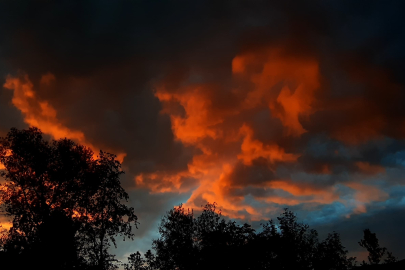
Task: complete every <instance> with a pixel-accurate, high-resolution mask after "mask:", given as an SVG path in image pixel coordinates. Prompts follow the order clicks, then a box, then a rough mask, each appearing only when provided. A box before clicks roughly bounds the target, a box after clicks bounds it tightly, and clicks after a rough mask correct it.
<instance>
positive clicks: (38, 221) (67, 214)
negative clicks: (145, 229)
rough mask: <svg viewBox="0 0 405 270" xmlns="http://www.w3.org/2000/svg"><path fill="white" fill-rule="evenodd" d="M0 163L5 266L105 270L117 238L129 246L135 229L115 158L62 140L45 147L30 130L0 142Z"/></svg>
mask: <svg viewBox="0 0 405 270" xmlns="http://www.w3.org/2000/svg"><path fill="white" fill-rule="evenodd" d="M0 162H1V163H2V164H3V165H4V167H5V170H2V171H0V175H1V177H2V178H3V179H4V180H5V181H4V183H2V184H1V185H0V202H1V205H2V207H3V209H4V213H5V214H6V215H7V216H9V217H10V218H11V219H12V227H11V229H10V230H9V231H8V232H7V233H6V235H5V236H4V237H3V243H2V250H3V252H7V254H8V258H11V257H12V255H13V254H14V256H20V258H21V256H22V257H24V258H25V260H24V261H26V262H27V263H28V262H29V264H30V267H33V266H32V264H33V263H34V264H35V263H38V264H41V268H42V269H47V267H48V268H49V269H70V268H72V267H76V268H77V267H79V266H81V267H84V266H86V267H92V268H94V269H108V268H113V261H114V258H113V256H112V255H111V254H109V253H108V248H109V246H110V245H111V244H114V245H115V237H116V236H117V235H121V236H123V237H129V238H132V237H133V236H134V234H133V232H132V227H133V226H134V225H135V226H136V225H137V216H136V215H135V214H134V209H133V208H132V207H128V206H127V205H126V204H124V202H125V201H127V200H128V194H127V193H126V192H125V190H124V189H123V188H122V186H121V183H120V175H121V174H123V171H122V169H121V164H120V162H119V161H117V160H116V156H115V155H113V154H109V153H106V152H103V151H100V153H99V154H98V155H97V156H95V154H94V153H93V151H92V150H91V149H89V148H87V147H85V146H83V145H79V144H77V143H75V142H73V141H72V140H69V139H60V140H52V141H50V142H49V141H47V140H45V139H44V138H43V134H42V132H41V131H40V130H39V129H37V128H34V127H32V128H29V129H27V130H17V129H11V131H10V132H8V134H7V135H6V136H5V137H4V138H0ZM53 253H55V255H52V254H53ZM56 254H58V255H56ZM10 256H11V257H10ZM58 256H59V257H58ZM10 261H11V262H12V263H13V264H18V262H21V260H17V261H13V260H11V259H10Z"/></svg>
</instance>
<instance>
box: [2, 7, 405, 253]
mask: <svg viewBox="0 0 405 270" xmlns="http://www.w3.org/2000/svg"><path fill="white" fill-rule="evenodd" d="M403 10H405V2H404V1H389V0H388V1H373V0H369V1H348V0H342V1H337V0H336V1H331V0H324V1H321V0H313V1H289V0H287V1H259V0H258V1H208V0H207V1H199V0H195V1H180V0H179V1H140V0H139V1H136V0H132V1H130V0H127V1H102V0H97V1H96V0H94V1H71V0H61V1H51V0H42V1H11V0H5V1H1V3H0V33H1V38H0V85H1V87H0V136H4V135H5V134H6V133H7V132H8V131H9V130H10V128H12V127H16V128H19V129H22V128H27V127H29V126H36V127H38V128H40V129H41V130H42V131H43V133H44V134H45V135H46V136H47V138H49V139H51V138H53V139H59V138H64V137H67V138H70V139H73V140H75V141H76V142H78V143H80V144H83V145H86V146H88V147H90V148H91V149H93V150H94V151H95V152H98V151H99V150H100V149H102V150H103V151H107V152H111V153H114V154H116V155H117V158H118V159H119V160H120V161H122V162H123V163H122V166H123V169H124V171H125V172H126V173H125V175H124V176H123V178H122V185H123V186H124V188H125V189H126V190H127V192H128V193H129V196H130V202H129V204H130V205H131V206H133V207H134V208H135V211H136V214H137V216H138V218H139V222H140V224H139V226H138V229H137V230H136V231H135V234H136V237H135V240H134V241H125V242H122V241H119V242H118V248H117V249H114V250H113V252H115V253H116V254H117V256H118V258H121V259H124V258H125V257H126V256H127V255H128V254H129V253H132V252H135V251H137V250H140V251H142V252H144V251H146V250H147V249H149V248H150V245H151V241H152V239H153V238H156V237H158V235H157V227H158V224H159V221H160V218H161V217H162V215H163V214H164V213H165V212H167V211H168V210H170V209H171V208H172V207H174V206H176V205H179V204H180V203H183V204H184V205H185V207H188V208H194V209H199V208H200V207H201V206H202V205H205V204H206V203H207V202H210V203H213V202H216V203H217V204H218V205H219V207H220V208H221V209H222V213H223V215H224V216H226V217H228V218H232V219H236V220H239V221H241V222H249V223H251V224H253V225H254V226H256V227H258V226H259V224H260V222H264V221H265V220H268V219H270V218H275V217H276V216H278V215H279V214H280V213H281V212H282V211H283V208H286V207H288V208H289V209H291V210H293V211H294V212H295V213H297V215H298V217H299V219H300V220H302V221H304V222H306V223H308V224H309V225H310V226H311V227H312V228H316V229H317V230H318V231H319V232H320V235H321V236H325V234H326V233H327V232H332V231H337V232H339V233H340V234H341V237H342V240H343V244H344V245H345V246H346V248H348V249H349V251H350V252H351V253H350V254H351V255H355V256H357V257H358V258H361V259H363V258H365V254H366V253H365V251H364V250H362V248H361V247H360V246H359V245H358V244H357V242H358V241H359V240H360V239H361V237H362V230H363V229H365V228H370V230H371V231H372V232H376V233H377V236H378V238H379V239H380V243H381V244H382V245H383V246H386V247H387V248H388V249H389V250H391V251H392V252H393V253H394V255H395V256H397V257H399V258H401V259H402V258H405V246H404V245H403V244H402V243H403V242H404V241H405V235H404V228H403V225H402V224H405V197H404V195H405V182H404V175H405V174H404V173H405V106H404V101H405V89H404V86H405V77H404V76H403V71H404V70H405V52H404V48H405V33H404V28H403V26H401V25H404V22H403V21H404V19H403ZM3 222H4V220H3Z"/></svg>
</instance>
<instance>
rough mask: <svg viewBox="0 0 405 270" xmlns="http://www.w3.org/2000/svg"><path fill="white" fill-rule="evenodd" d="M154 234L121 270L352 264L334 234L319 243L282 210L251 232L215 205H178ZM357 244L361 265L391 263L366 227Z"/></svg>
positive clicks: (326, 269)
mask: <svg viewBox="0 0 405 270" xmlns="http://www.w3.org/2000/svg"><path fill="white" fill-rule="evenodd" d="M159 235H160V237H159V238H158V239H156V240H154V241H153V244H152V249H153V252H151V251H150V250H148V251H147V252H146V253H145V255H144V256H142V255H141V254H140V253H139V252H136V253H133V254H131V255H130V257H129V258H128V264H127V265H126V267H125V269H126V270H155V269H161V270H172V269H201V270H202V269H246V270H248V269H274V270H279V269H295V270H318V269H319V270H346V269H353V268H354V267H356V264H357V262H356V258H354V257H348V251H347V250H346V249H345V247H344V246H343V245H342V243H341V240H340V236H339V234H338V233H337V232H332V233H329V234H328V236H327V237H326V239H324V240H322V241H320V240H319V238H318V233H317V231H316V230H314V229H310V228H309V226H308V225H306V224H304V223H300V222H298V220H297V217H296V215H295V214H294V213H293V212H291V211H289V210H288V209H285V211H284V212H283V213H282V214H281V215H280V216H279V217H277V221H276V222H275V221H273V220H270V221H268V222H267V223H264V224H262V225H261V229H260V230H258V231H257V232H256V231H255V230H254V229H253V228H252V226H251V225H249V224H247V223H245V224H237V222H236V221H232V220H229V221H226V220H225V219H224V218H223V217H222V216H221V212H220V211H218V210H217V206H216V204H215V203H214V204H207V205H206V206H205V207H204V208H203V211H202V213H201V214H200V215H199V216H198V217H195V216H194V213H193V211H189V210H186V209H184V208H183V207H182V205H180V206H179V207H177V208H174V209H172V210H170V211H169V212H168V213H167V214H166V215H165V216H164V217H163V218H162V220H161V224H160V226H159ZM359 244H360V245H361V246H362V247H364V248H366V249H367V251H368V252H369V256H368V262H365V261H363V262H362V263H361V266H367V265H376V264H379V263H380V262H382V261H383V262H384V263H385V264H390V263H393V262H395V261H396V258H395V257H394V256H393V255H392V253H390V252H387V250H386V248H384V247H380V245H379V243H378V239H377V236H376V234H374V233H372V232H371V231H370V230H368V229H366V230H364V236H363V239H361V240H360V242H359Z"/></svg>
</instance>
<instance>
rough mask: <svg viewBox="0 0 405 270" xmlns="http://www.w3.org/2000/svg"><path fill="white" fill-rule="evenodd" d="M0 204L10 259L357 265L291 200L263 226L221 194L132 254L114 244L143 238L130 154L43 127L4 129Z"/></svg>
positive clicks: (95, 266) (3, 252)
mask: <svg viewBox="0 0 405 270" xmlns="http://www.w3.org/2000/svg"><path fill="white" fill-rule="evenodd" d="M0 163H1V164H2V165H3V166H4V168H5V169H3V170H0V176H1V179H0V180H1V183H0V204H1V208H2V215H4V216H6V217H8V218H9V219H10V220H11V221H12V224H11V225H12V226H11V228H10V229H9V230H6V229H4V230H1V228H0V232H1V233H0V269H6V270H7V269H17V270H18V269H41V270H51V269H52V270H54V269H61V270H73V269H80V270H113V269H117V268H119V266H122V267H124V268H125V269H126V270H155V269H156V270H157V269H160V270H166V269H167V270H169V269H170V270H191V269H197V270H198V269H274V270H278V269H295V270H301V269H303V270H304V269H305V270H307V269H308V270H310V269H311V270H317V269H322V270H332V269H333V270H346V269H351V268H353V267H354V265H355V258H351V257H348V256H347V254H348V252H347V250H346V249H345V248H344V247H343V245H342V243H341V241H340V237H339V234H338V233H336V232H333V233H330V234H329V235H328V236H327V238H326V239H324V240H322V241H320V240H319V239H318V233H317V232H316V230H311V229H309V227H308V225H306V224H303V223H299V222H298V221H297V218H296V216H295V215H294V213H293V212H291V211H288V210H287V209H286V210H285V212H284V213H282V214H281V216H280V217H278V218H277V220H276V221H272V220H270V221H268V222H267V223H265V224H263V225H262V227H261V229H260V230H258V231H255V230H254V229H253V228H252V227H251V225H249V224H238V223H236V222H235V221H232V220H229V221H226V220H225V219H224V218H223V217H222V216H221V213H220V211H219V210H218V209H217V206H216V204H215V203H213V204H207V205H206V206H205V207H204V208H203V210H202V213H201V214H200V215H199V216H198V217H196V216H194V213H193V211H189V210H188V209H187V210H186V209H184V207H182V206H179V207H177V208H175V209H172V210H170V211H169V212H168V213H167V214H166V215H165V216H164V217H163V218H162V220H161V224H160V226H159V238H158V239H156V240H154V241H153V245H152V247H151V250H152V251H150V250H149V251H148V252H146V253H145V254H144V255H141V254H140V253H139V252H135V253H133V254H131V255H130V257H129V258H128V262H127V263H125V264H122V262H119V261H118V260H117V259H116V258H115V256H114V255H113V254H111V253H110V247H111V246H113V245H115V244H116V238H117V236H120V237H123V238H124V240H125V239H133V237H134V233H133V228H134V227H136V226H137V224H138V221H137V216H136V215H135V213H134V209H133V208H132V207H128V206H127V205H126V201H127V200H128V194H127V193H126V192H125V190H124V189H123V188H122V186H121V183H120V176H121V175H122V174H123V171H122V169H121V164H120V162H119V161H117V160H116V157H115V156H114V155H112V154H108V153H105V152H102V151H100V153H99V154H98V155H97V156H96V155H95V154H94V153H93V152H92V150H91V149H89V148H87V147H85V146H82V145H79V144H76V143H74V142H73V141H71V140H69V139H61V140H52V141H47V140H45V139H44V138H43V136H42V132H41V131H40V130H39V129H37V128H29V129H27V130H17V129H11V130H10V132H8V134H7V135H6V136H5V137H3V138H0ZM359 244H360V245H361V246H362V247H364V248H366V249H367V250H368V251H369V257H368V262H363V263H362V264H363V265H367V264H374V265H377V264H379V263H380V262H384V263H390V262H394V261H395V260H396V259H395V257H394V256H393V255H392V254H391V253H390V252H387V250H386V249H385V248H383V247H380V246H379V243H378V239H377V237H376V235H375V234H373V233H371V232H370V231H369V230H365V231H364V237H363V239H362V240H361V241H360V242H359Z"/></svg>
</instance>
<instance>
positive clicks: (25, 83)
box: [3, 73, 126, 162]
mask: <svg viewBox="0 0 405 270" xmlns="http://www.w3.org/2000/svg"><path fill="white" fill-rule="evenodd" d="M54 80H55V76H54V75H52V74H50V73H48V74H46V75H44V76H42V78H41V80H40V83H41V84H45V85H49V84H51V83H52V81H54ZM3 87H4V88H6V89H10V90H12V91H13V98H12V103H13V105H14V106H15V107H16V108H17V109H19V110H20V111H21V113H22V114H23V116H24V122H25V123H27V124H28V125H30V126H36V127H38V128H40V129H41V130H42V132H44V133H45V134H49V135H51V136H52V137H53V138H54V139H60V138H69V139H73V140H76V141H77V142H79V143H80V144H83V145H85V146H87V147H89V148H91V149H92V150H93V151H94V152H95V154H97V153H98V148H96V147H95V146H94V145H92V144H91V143H90V142H89V141H88V140H87V139H86V138H85V135H84V133H83V132H81V131H79V130H72V129H70V128H68V127H66V126H65V125H64V124H63V122H61V121H60V119H58V118H57V111H56V109H55V108H54V107H53V106H52V105H50V104H49V102H48V101H46V100H40V99H38V97H37V96H36V94H35V91H34V85H33V84H32V82H31V81H30V79H29V78H28V75H24V76H23V77H22V78H16V77H12V76H7V78H6V82H5V84H4V85H3ZM125 155H126V154H125V153H119V154H118V155H117V158H118V159H119V160H120V161H121V162H122V161H123V159H124V157H125Z"/></svg>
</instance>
